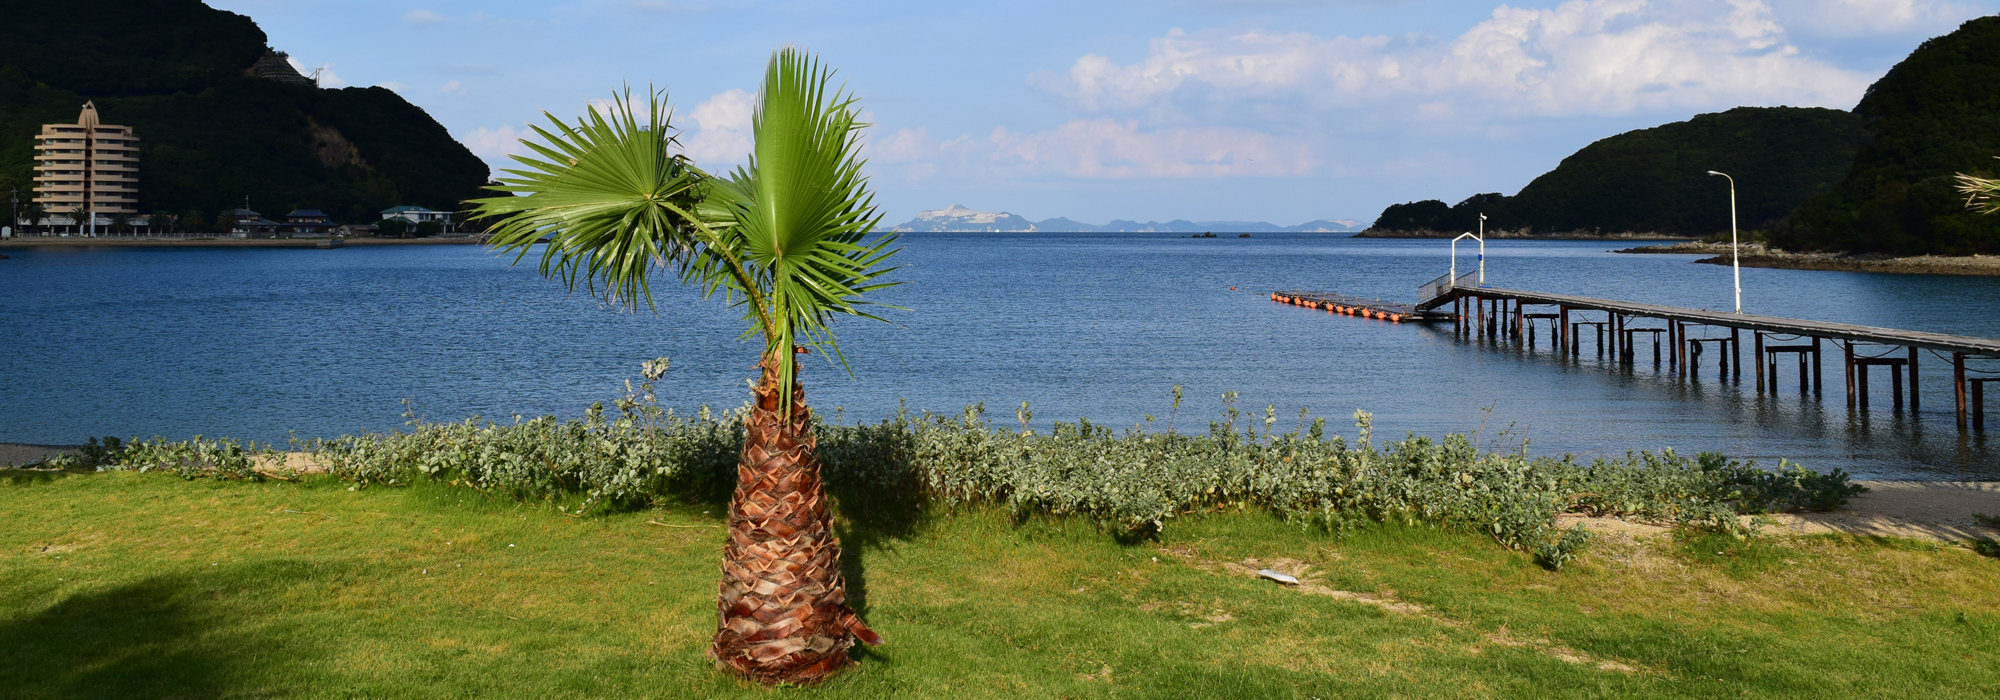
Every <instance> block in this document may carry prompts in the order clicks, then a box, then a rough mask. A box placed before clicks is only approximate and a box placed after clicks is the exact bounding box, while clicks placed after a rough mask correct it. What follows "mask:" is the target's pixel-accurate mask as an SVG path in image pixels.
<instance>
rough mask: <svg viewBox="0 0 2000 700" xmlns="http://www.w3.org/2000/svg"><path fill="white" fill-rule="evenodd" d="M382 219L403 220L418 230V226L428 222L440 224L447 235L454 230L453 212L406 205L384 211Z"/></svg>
mask: <svg viewBox="0 0 2000 700" xmlns="http://www.w3.org/2000/svg"><path fill="white" fill-rule="evenodd" d="M382 218H384V219H402V220H404V221H408V222H410V228H412V229H414V228H416V227H417V224H421V223H424V222H426V221H435V222H437V223H438V225H439V226H443V227H444V231H445V232H446V233H449V232H451V230H452V229H451V212H448V211H437V210H435V209H425V208H423V207H413V206H408V205H404V206H400V207H390V208H388V209H383V210H382Z"/></svg>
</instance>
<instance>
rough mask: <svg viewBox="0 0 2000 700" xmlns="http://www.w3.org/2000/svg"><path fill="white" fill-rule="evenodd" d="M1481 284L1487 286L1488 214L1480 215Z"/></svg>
mask: <svg viewBox="0 0 2000 700" xmlns="http://www.w3.org/2000/svg"><path fill="white" fill-rule="evenodd" d="M1479 286H1481V287H1484V286H1486V215H1485V214H1480V215H1479Z"/></svg>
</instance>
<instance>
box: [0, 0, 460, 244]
mask: <svg viewBox="0 0 2000 700" xmlns="http://www.w3.org/2000/svg"><path fill="white" fill-rule="evenodd" d="M0 17H5V18H6V20H5V24H6V26H7V31H6V32H5V33H4V35H0V189H8V188H19V189H20V190H21V192H22V195H23V197H22V198H23V200H25V199H27V193H28V191H29V190H30V189H31V188H32V187H33V171H32V168H33V156H34V150H33V146H34V144H33V140H32V137H33V136H34V134H36V133H37V132H38V131H39V130H40V127H41V125H42V124H45V123H70V122H74V121H75V120H76V116H77V112H78V111H79V110H80V109H81V108H82V106H83V103H84V101H85V100H91V101H94V102H95V103H96V105H97V109H98V113H99V114H100V115H101V117H102V119H103V120H104V122H105V123H108V124H122V125H126V126H131V127H133V128H134V129H135V130H136V131H137V134H138V136H139V139H140V176H139V180H140V204H139V208H140V211H142V212H146V213H153V212H168V213H177V214H178V213H185V212H190V211H198V212H201V213H202V215H203V216H204V217H207V218H209V219H211V220H212V219H213V217H214V216H215V215H216V213H217V212H219V211H221V210H224V209H227V208H232V207H236V206H241V205H242V204H243V201H244V198H245V197H246V196H247V197H248V198H249V200H250V205H251V208H253V209H257V210H258V211H261V212H264V213H265V214H266V215H267V216H269V215H272V214H276V215H283V214H284V212H286V211H289V210H291V209H293V208H299V207H304V208H317V209H322V210H325V211H327V212H328V213H330V214H332V215H334V217H335V218H336V219H338V220H341V221H343V222H356V221H364V220H367V221H372V220H373V219H374V214H373V212H375V211H379V210H381V209H385V208H388V207H391V206H395V205H399V204H415V205H421V206H425V207H430V208H433V209H441V210H447V211H450V210H456V209H458V208H459V206H458V203H459V202H461V201H464V200H466V199H469V198H473V197H477V196H480V189H479V188H480V186H481V185H483V184H484V183H485V182H486V180H487V177H488V171H487V168H486V164H485V163H484V162H482V161H480V160H479V158H478V157H476V156H474V155H472V153H471V152H470V151H468V150H466V148H465V147H464V146H463V145H461V144H459V143H458V142H457V141H455V140H453V139H452V137H451V135H450V134H449V133H448V132H446V131H445V128H444V127H443V126H441V125H439V124H438V123H437V121H436V120H433V119H431V118H430V115H428V114H425V113H424V111H423V110H422V109H419V108H418V107H416V106H415V105H412V104H410V103H409V102H407V101H405V100H403V98H402V97H400V96H398V95H396V94H395V93H394V92H391V91H389V90H386V89H383V88H345V89H340V90H322V89H319V88H316V87H313V86H311V85H299V84H291V83H283V82H278V81H274V80H268V79H264V78H258V77H254V76H252V75H250V74H249V72H248V69H249V67H250V66H251V65H252V64H254V63H255V62H256V61H257V59H258V58H259V57H261V56H263V55H264V52H265V50H266V48H267V46H266V41H267V40H266V37H265V35H264V32H263V30H260V29H258V28H257V25H256V23H255V22H253V21H251V19H250V18H248V17H244V16H242V15H237V14H233V13H230V12H225V11H221V10H216V9H213V8H210V7H208V6H206V5H204V4H202V3H200V2H198V1H197V0H92V1H90V2H46V1H41V0H0ZM279 48H282V47H279Z"/></svg>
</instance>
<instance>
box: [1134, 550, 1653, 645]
mask: <svg viewBox="0 0 2000 700" xmlns="http://www.w3.org/2000/svg"><path fill="white" fill-rule="evenodd" d="M1160 553H1161V554H1165V555H1168V556H1171V557H1173V558H1175V559H1178V560H1180V561H1181V562H1182V563H1185V564H1187V565H1189V566H1192V567H1194V568H1197V569H1200V570H1202V571H1207V572H1211V573H1218V574H1226V575H1230V576H1241V577H1245V578H1258V579H1266V580H1269V579H1268V578H1266V577H1265V576H1264V575H1263V574H1261V573H1259V572H1260V571H1263V570H1265V569H1269V570H1271V571H1275V572H1278V573H1281V574H1285V575H1287V576H1291V577H1293V578H1296V579H1298V583H1297V584H1285V583H1280V582H1277V581H1272V585H1279V586H1284V587H1285V588H1288V589H1290V590H1294V591H1298V592H1300V593H1304V594H1306V595H1317V596H1326V597H1329V598H1335V599H1338V600H1345V601H1350V602H1354V603H1360V604H1362V605H1367V606H1372V607H1375V608H1380V609H1381V610H1383V611H1384V612H1389V613H1394V614H1397V615H1408V616H1410V617H1418V618H1423V619H1424V620H1427V621H1430V622H1434V623H1437V624H1439V625H1443V626H1445V627H1449V628H1452V629H1463V630H1471V631H1473V632H1476V633H1478V634H1479V635H1480V636H1482V637H1484V638H1485V639H1486V641H1487V642H1488V643H1490V644H1497V645H1500V646H1504V647H1523V648H1527V649H1530V650H1533V651H1535V652H1536V653H1539V654H1541V655H1543V656H1547V657H1550V658H1553V659H1559V660H1561V661H1565V662H1568V663H1573V664H1582V665H1589V666H1594V667H1596V668H1597V669H1598V670H1601V671H1616V672H1619V673H1660V672H1659V671H1656V670H1653V669H1647V668H1643V667H1641V666H1639V665H1637V664H1633V663H1626V662H1624V661H1620V660H1617V659H1609V658H1599V657H1593V656H1591V655H1590V654H1587V653H1584V652H1581V651H1577V650H1575V649H1571V648H1569V647H1567V646H1563V645H1561V644H1557V643H1555V642H1553V641H1551V640H1547V639H1521V638H1519V637H1515V636H1514V635H1513V634H1511V633H1509V632H1508V631H1507V628H1506V627H1501V628H1499V629H1497V630H1483V629H1479V628H1477V627H1474V626H1472V625H1470V624H1467V623H1465V622H1462V621H1459V620H1455V619H1452V618H1449V617H1445V616H1443V615H1440V614H1438V613H1436V612H1433V611H1432V610H1430V609H1429V608H1426V607H1424V606H1423V605H1421V604H1418V603H1412V602H1409V601H1406V600H1402V599H1400V598H1398V597H1396V592H1395V591H1390V590H1382V591H1376V592H1374V593H1361V592H1355V591H1343V590H1339V589H1336V588H1333V587H1330V586H1327V585H1326V584H1325V583H1323V582H1322V579H1321V577H1320V576H1319V575H1318V574H1315V573H1313V572H1312V565H1311V564H1307V563H1305V562H1301V561H1299V560H1297V559H1285V558H1278V559H1257V558H1254V557H1253V558H1249V559H1244V560H1242V561H1224V562H1218V561H1213V560H1209V559H1204V558H1202V557H1201V556H1200V555H1199V554H1197V553H1195V551H1194V550H1193V549H1190V548H1188V547H1186V546H1174V547H1167V548H1164V549H1161V550H1160Z"/></svg>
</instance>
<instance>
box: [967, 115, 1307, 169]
mask: <svg viewBox="0 0 2000 700" xmlns="http://www.w3.org/2000/svg"><path fill="white" fill-rule="evenodd" d="M987 141H988V142H990V143H992V144H993V146H994V149H995V152H994V154H993V162H994V165H995V167H996V168H998V169H1001V170H1014V171H1017V172H1020V174H1030V173H1035V174H1041V173H1049V174H1060V175H1066V176H1069V177H1076V178H1092V179H1130V178H1191V177H1195V178H1210V177H1235V176H1246V175H1249V176H1257V175H1263V176H1283V175H1303V174H1306V173H1308V172H1311V171H1312V169H1313V166H1315V165H1317V163H1316V162H1315V161H1314V160H1313V159H1312V157H1311V156H1310V154H1309V151H1308V149H1306V148H1304V147H1303V144H1300V143H1296V142H1292V141H1289V140H1288V139H1282V138H1279V137H1276V136H1272V135H1270V134H1265V133H1262V132H1258V131H1253V130H1249V129H1237V128H1229V127H1213V128H1199V129H1161V130H1155V131H1147V130H1144V129H1140V128H1139V125H1138V123H1137V122H1134V121H1130V120H1127V121H1118V120H1113V119H1101V118H1100V119H1089V120H1083V119H1079V120H1075V121H1071V122H1068V123H1066V124H1063V125H1062V126H1058V127H1056V128H1054V129H1050V130H1048V131H1042V132H1037V133H1033V134H1020V133H1014V132H1010V131H1008V130H1007V129H1006V128H1005V127H1000V128H996V129H994V130H993V134H992V135H991V136H989V137H987Z"/></svg>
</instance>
